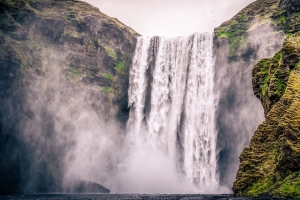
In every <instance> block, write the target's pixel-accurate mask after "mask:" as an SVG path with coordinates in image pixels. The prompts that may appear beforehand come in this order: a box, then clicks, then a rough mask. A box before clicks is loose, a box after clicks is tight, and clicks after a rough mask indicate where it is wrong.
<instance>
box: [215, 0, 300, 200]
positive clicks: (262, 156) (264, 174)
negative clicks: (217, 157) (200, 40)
mask: <svg viewBox="0 0 300 200" xmlns="http://www.w3.org/2000/svg"><path fill="white" fill-rule="evenodd" d="M235 21H236V23H235ZM266 25H267V26H271V27H272V29H273V30H274V31H271V35H269V37H268V42H267V43H266V44H267V45H266V47H265V48H263V49H256V50H255V51H254V52H255V54H257V55H260V56H259V57H257V58H264V57H265V59H262V60H260V61H259V62H258V63H257V64H256V65H255V66H254V68H253V70H252V86H253V91H254V94H255V96H256V97H257V98H258V99H259V100H260V101H261V104H262V106H263V110H264V114H265V121H264V122H263V123H262V124H260V125H259V127H258V128H257V130H256V131H255V133H254V136H253V137H252V139H251V142H250V145H249V146H247V147H246V148H245V149H244V150H243V152H242V153H241V155H240V162H241V163H240V166H239V170H238V173H237V177H236V181H235V182H234V185H233V190H234V192H235V193H236V194H238V195H247V196H258V195H271V196H291V197H300V190H299V188H300V176H299V175H300V174H299V170H300V166H299V158H300V151H299V139H300V135H299V125H300V124H299V119H298V118H299V116H300V115H299V114H300V113H299V105H298V101H299V83H298V82H299V81H298V79H299V77H298V75H299V72H298V71H299V69H298V68H299V66H300V63H299V61H300V54H299V53H300V52H299V47H300V46H299V44H300V43H299V41H300V40H299V39H300V37H299V36H300V35H299V33H298V31H299V30H300V4H299V1H295V0H286V1H276V0H273V1H272V0H270V1H260V0H258V1H256V2H254V3H252V4H251V5H249V6H248V7H246V8H245V9H244V10H242V11H241V12H240V13H239V14H238V15H237V16H235V17H234V18H233V19H232V20H230V21H229V22H226V23H224V24H223V25H222V26H221V27H220V28H218V29H216V33H217V36H218V37H219V39H220V38H222V37H226V38H228V39H227V40H228V43H229V47H228V49H229V55H228V56H229V59H230V60H233V61H232V62H236V60H237V59H239V58H241V57H244V58H247V57H248V56H249V55H251V53H250V54H249V52H251V51H252V50H251V49H253V47H255V46H251V45H249V38H250V37H251V36H249V34H250V32H252V31H255V30H257V29H259V27H263V26H266ZM278 33H279V34H282V33H284V34H285V39H284V40H283V44H282V48H281V49H278V50H277V51H276V49H277V48H274V45H273V44H274V42H273V41H274V37H273V36H272V34H278ZM282 38H283V37H282ZM278 44H280V43H278ZM270 49H271V51H272V52H276V54H275V53H274V54H275V55H274V54H273V55H274V56H271V57H270V56H268V55H266V54H263V53H262V54H260V51H261V52H264V51H269V52H270ZM262 50H263V51H262ZM247 52H248V53H247ZM252 55H253V54H252ZM269 55H270V54H269ZM268 57H269V58H268ZM254 60H255V59H254ZM251 69H252V67H251ZM252 112H253V111H252ZM248 115H249V116H251V115H252V113H251V111H250V112H249V113H248ZM254 116H255V114H254ZM249 122H250V120H249Z"/></svg>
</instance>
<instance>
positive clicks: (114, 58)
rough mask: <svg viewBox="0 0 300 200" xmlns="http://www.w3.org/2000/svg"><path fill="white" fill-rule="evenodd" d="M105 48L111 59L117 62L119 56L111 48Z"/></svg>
mask: <svg viewBox="0 0 300 200" xmlns="http://www.w3.org/2000/svg"><path fill="white" fill-rule="evenodd" d="M104 48H105V50H106V52H107V54H108V56H109V57H111V58H112V59H113V60H115V61H116V60H117V59H118V57H117V54H116V52H115V50H114V49H113V48H110V47H107V46H105V47H104Z"/></svg>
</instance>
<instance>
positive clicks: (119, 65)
mask: <svg viewBox="0 0 300 200" xmlns="http://www.w3.org/2000/svg"><path fill="white" fill-rule="evenodd" d="M125 65H126V61H125V60H123V61H118V62H117V65H116V69H117V70H118V71H119V72H120V71H121V70H122V69H123V68H124V66H125Z"/></svg>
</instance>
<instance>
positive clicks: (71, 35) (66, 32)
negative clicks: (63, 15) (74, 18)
mask: <svg viewBox="0 0 300 200" xmlns="http://www.w3.org/2000/svg"><path fill="white" fill-rule="evenodd" d="M62 35H63V36H69V37H73V33H72V32H71V31H70V30H67V31H65V32H64V33H63V34H62Z"/></svg>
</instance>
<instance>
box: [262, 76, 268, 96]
mask: <svg viewBox="0 0 300 200" xmlns="http://www.w3.org/2000/svg"><path fill="white" fill-rule="evenodd" d="M268 87H269V76H268V74H267V75H266V76H265V77H264V82H263V86H262V88H261V94H262V96H265V95H266V94H267V92H268Z"/></svg>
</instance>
